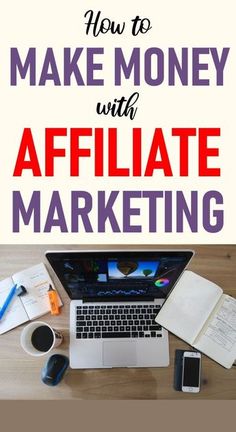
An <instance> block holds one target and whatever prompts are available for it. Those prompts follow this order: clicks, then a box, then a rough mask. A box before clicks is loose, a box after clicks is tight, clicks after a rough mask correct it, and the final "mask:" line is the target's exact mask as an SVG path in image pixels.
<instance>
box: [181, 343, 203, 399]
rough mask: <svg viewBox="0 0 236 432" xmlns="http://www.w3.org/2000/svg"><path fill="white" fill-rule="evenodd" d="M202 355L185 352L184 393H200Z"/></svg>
mask: <svg viewBox="0 0 236 432" xmlns="http://www.w3.org/2000/svg"><path fill="white" fill-rule="evenodd" d="M200 375H201V354H200V353H199V352H194V351H185V352H184V354H183V374H182V391H183V392H190V393H198V392H199V391H200Z"/></svg>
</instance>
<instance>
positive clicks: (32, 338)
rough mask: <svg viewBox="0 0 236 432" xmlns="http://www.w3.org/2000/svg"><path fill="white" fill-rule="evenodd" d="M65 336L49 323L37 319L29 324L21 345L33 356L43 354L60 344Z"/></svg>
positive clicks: (24, 330) (23, 333)
mask: <svg viewBox="0 0 236 432" xmlns="http://www.w3.org/2000/svg"><path fill="white" fill-rule="evenodd" d="M62 339H63V336H62V334H61V333H60V332H59V331H58V330H55V329H53V328H52V327H51V326H50V325H49V324H47V323H44V322H42V321H35V322H32V323H30V324H28V325H27V326H26V327H25V328H24V329H23V331H22V334H21V346H22V348H23V349H24V350H25V351H26V352H27V353H28V354H31V355H33V356H41V355H44V354H46V353H48V352H50V351H51V350H52V349H53V348H56V347H57V346H59V345H60V344H61V342H62Z"/></svg>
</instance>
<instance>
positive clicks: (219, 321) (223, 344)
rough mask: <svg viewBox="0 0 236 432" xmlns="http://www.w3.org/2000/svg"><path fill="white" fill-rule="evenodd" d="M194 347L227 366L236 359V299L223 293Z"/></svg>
mask: <svg viewBox="0 0 236 432" xmlns="http://www.w3.org/2000/svg"><path fill="white" fill-rule="evenodd" d="M194 347H195V348H197V349H199V350H201V351H202V352H204V353H205V354H207V355H208V356H209V357H211V358H213V359H214V360H215V361H217V362H218V363H220V364H222V365H223V366H225V367H226V368H229V367H231V366H232V364H233V362H234V360H235V359H236V299H234V298H233V297H230V296H228V295H223V296H222V298H221V300H220V302H219V305H218V307H217V308H216V309H215V311H214V314H212V316H211V319H210V320H209V321H208V323H207V324H206V325H205V326H204V328H203V330H202V332H201V334H200V337H199V338H198V340H197V341H196V343H195V344H194Z"/></svg>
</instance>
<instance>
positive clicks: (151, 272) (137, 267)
mask: <svg viewBox="0 0 236 432" xmlns="http://www.w3.org/2000/svg"><path fill="white" fill-rule="evenodd" d="M192 255H193V252H192V251H186V250H184V251H129V252H127V251H123V252H121V251H109V252H105V251H99V252H98V251H96V252H86V251H75V252H73V251H71V252H67V251H65V252H56V251H55V252H46V257H47V259H48V261H49V263H50V264H51V266H52V268H53V270H54V271H55V273H56V275H57V277H58V278H59V280H60V282H61V283H62V285H63V287H64V288H65V289H66V291H67V293H68V295H69V297H70V298H71V299H76V300H78V299H84V300H89V299H90V300H100V301H104V300H115V299H121V300H131V298H134V299H137V298H140V299H141V298H145V299H153V298H166V296H167V295H168V294H169V292H170V290H171V289H172V287H173V286H174V284H175V283H176V281H177V280H178V278H179V276H180V275H181V273H182V272H183V270H184V269H185V267H186V265H187V264H188V262H189V260H190V259H191V257H192Z"/></svg>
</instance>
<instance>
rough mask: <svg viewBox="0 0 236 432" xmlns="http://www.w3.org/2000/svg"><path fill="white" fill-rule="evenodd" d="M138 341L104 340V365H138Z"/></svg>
mask: <svg viewBox="0 0 236 432" xmlns="http://www.w3.org/2000/svg"><path fill="white" fill-rule="evenodd" d="M136 363H137V357H136V342H135V341H104V342H103V365H104V366H114V367H119V366H136Z"/></svg>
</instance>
